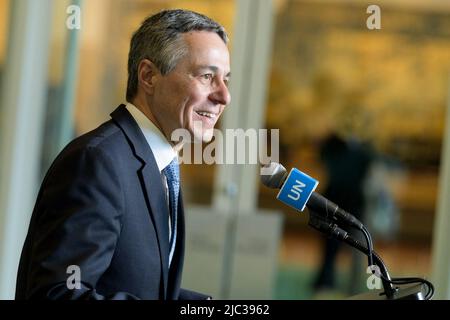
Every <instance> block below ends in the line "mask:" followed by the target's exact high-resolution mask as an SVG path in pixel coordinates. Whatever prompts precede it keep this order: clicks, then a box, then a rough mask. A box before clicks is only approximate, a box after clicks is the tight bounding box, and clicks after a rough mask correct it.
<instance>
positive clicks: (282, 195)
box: [261, 162, 364, 230]
mask: <svg viewBox="0 0 450 320" xmlns="http://www.w3.org/2000/svg"><path fill="white" fill-rule="evenodd" d="M263 171H264V173H262V174H261V182H262V183H263V184H264V185H265V186H267V187H269V188H272V189H280V191H279V192H278V195H277V199H278V200H280V201H281V202H283V203H284V204H287V205H288V206H290V207H292V208H294V209H295V210H297V211H303V210H304V209H305V207H308V209H309V210H311V211H313V212H314V213H316V214H318V215H320V216H321V217H323V218H325V219H332V220H341V221H342V222H344V223H346V224H348V225H350V226H352V227H355V228H357V229H359V230H362V229H363V228H364V225H363V224H362V223H361V222H360V221H359V220H358V219H357V218H355V217H354V216H353V215H351V214H350V213H348V212H346V211H345V210H343V209H341V208H339V206H338V205H336V204H335V203H333V202H332V201H330V200H328V199H327V198H325V197H324V196H322V195H320V194H319V193H317V192H314V190H315V189H316V187H317V185H318V184H319V181H317V180H316V179H314V178H312V177H310V176H309V175H307V174H306V173H303V172H301V171H300V170H298V169H296V168H292V169H291V171H290V172H289V174H288V172H287V171H286V169H285V168H284V167H283V166H282V165H281V164H279V163H276V162H270V163H269V164H267V165H265V166H264V170H263Z"/></svg>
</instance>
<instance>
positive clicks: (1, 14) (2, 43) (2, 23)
mask: <svg viewBox="0 0 450 320" xmlns="http://www.w3.org/2000/svg"><path fill="white" fill-rule="evenodd" d="M8 18H9V0H0V88H2V78H3V71H4V64H5V58H6V50H7V48H6V44H7V38H8V23H9V20H8ZM1 108H2V106H1V105H0V114H1Z"/></svg>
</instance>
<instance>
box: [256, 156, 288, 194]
mask: <svg viewBox="0 0 450 320" xmlns="http://www.w3.org/2000/svg"><path fill="white" fill-rule="evenodd" d="M286 175H287V171H286V168H285V167H283V165H281V164H280V163H277V162H270V163H269V164H268V165H265V166H264V174H261V182H262V183H263V184H264V185H265V186H266V187H269V188H272V189H279V188H281V185H282V184H283V182H284V180H285V179H286Z"/></svg>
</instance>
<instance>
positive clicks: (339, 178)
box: [314, 133, 372, 294]
mask: <svg viewBox="0 0 450 320" xmlns="http://www.w3.org/2000/svg"><path fill="white" fill-rule="evenodd" d="M320 157H321V160H322V161H323V163H324V165H325V168H326V173H327V176H328V184H327V186H326V187H325V190H324V191H323V195H324V196H325V197H326V198H328V199H330V200H331V201H333V202H335V203H336V204H337V205H339V207H341V208H343V209H344V210H346V211H347V212H350V213H352V214H353V215H354V216H356V217H357V218H358V219H359V220H360V221H363V220H364V217H363V212H364V206H365V201H364V187H363V184H364V181H365V178H366V175H367V173H368V171H369V167H370V163H371V158H372V156H371V153H370V152H369V149H368V148H366V147H365V146H364V145H363V144H361V143H359V142H357V141H355V140H348V141H345V140H344V139H342V138H341V137H340V136H338V135H337V134H336V133H331V134H329V135H328V136H327V137H326V138H325V139H324V140H323V143H322V145H321V148H320ZM344 229H345V228H344ZM347 231H352V230H347ZM352 234H355V232H352ZM355 236H356V234H355ZM324 245H325V246H324V256H323V260H322V265H321V268H320V271H319V273H318V275H317V278H316V280H315V282H314V289H315V290H316V291H318V290H324V289H326V290H328V289H334V288H335V286H336V279H335V273H336V272H335V262H336V257H337V254H338V252H339V249H340V247H341V242H339V241H337V240H335V239H331V238H329V237H327V238H326V239H325V242H324ZM352 260H353V261H352V269H353V270H351V277H350V281H351V284H350V292H349V294H354V293H355V292H354V291H355V285H357V281H356V279H353V278H355V276H356V275H357V274H360V273H361V272H358V269H359V268H358V267H359V264H358V263H357V261H356V257H355V256H353V259H352ZM361 267H362V266H361ZM354 269H356V270H354Z"/></svg>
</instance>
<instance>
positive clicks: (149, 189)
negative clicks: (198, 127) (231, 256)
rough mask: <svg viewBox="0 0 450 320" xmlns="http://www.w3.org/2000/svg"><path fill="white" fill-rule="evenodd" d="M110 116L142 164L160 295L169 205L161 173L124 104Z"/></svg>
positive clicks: (165, 268) (164, 273)
mask: <svg viewBox="0 0 450 320" xmlns="http://www.w3.org/2000/svg"><path fill="white" fill-rule="evenodd" d="M111 117H112V118H113V120H114V121H115V122H116V123H117V124H118V126H119V127H120V128H121V129H122V131H123V132H124V134H125V136H126V137H127V139H128V141H129V143H130V145H131V146H132V148H133V152H134V155H135V156H136V158H138V159H139V160H140V161H141V162H142V168H141V169H140V170H139V171H138V175H139V180H140V181H141V185H142V188H143V190H144V195H145V196H146V199H147V201H148V203H147V206H148V205H150V207H149V211H150V212H151V214H150V217H151V219H152V221H153V224H154V226H155V228H156V234H157V238H158V243H159V254H160V257H161V265H162V277H163V281H162V283H163V286H164V287H163V288H162V292H163V293H164V299H166V295H167V280H168V265H169V226H168V217H169V208H168V207H167V204H166V201H165V200H164V199H165V197H166V195H165V191H164V187H163V184H162V179H161V173H160V172H159V169H158V166H157V164H156V160H155V157H154V155H153V152H152V150H151V149H150V147H149V145H148V143H147V141H146V140H145V137H144V135H143V133H142V131H141V130H140V129H139V126H138V125H137V123H136V122H135V120H134V119H133V117H132V116H131V114H130V113H129V112H128V110H127V109H126V108H125V105H123V104H122V105H120V106H119V107H118V108H117V109H116V110H114V112H112V113H111Z"/></svg>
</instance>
